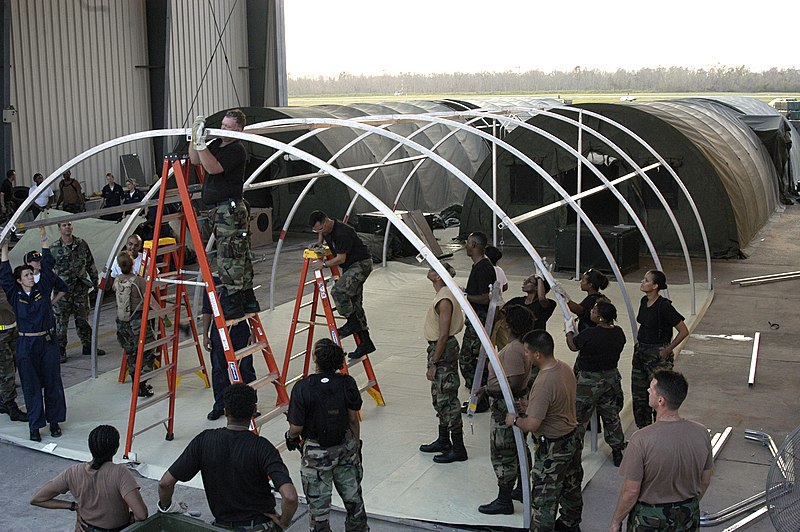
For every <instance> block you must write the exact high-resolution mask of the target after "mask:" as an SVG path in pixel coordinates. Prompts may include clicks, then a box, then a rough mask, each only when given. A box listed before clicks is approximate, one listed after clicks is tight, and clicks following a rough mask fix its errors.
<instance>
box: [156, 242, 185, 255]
mask: <svg viewBox="0 0 800 532" xmlns="http://www.w3.org/2000/svg"><path fill="white" fill-rule="evenodd" d="M182 247H183V245H182V244H170V245H168V246H161V247H159V248H158V249H157V250H156V255H166V254H167V253H172V252H175V251H178V250H179V249H181V248H182Z"/></svg>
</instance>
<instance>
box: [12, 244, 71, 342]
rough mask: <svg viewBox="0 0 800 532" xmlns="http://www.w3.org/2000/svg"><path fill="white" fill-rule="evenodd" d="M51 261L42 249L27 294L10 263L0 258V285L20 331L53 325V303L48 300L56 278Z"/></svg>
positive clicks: (42, 329)
mask: <svg viewBox="0 0 800 532" xmlns="http://www.w3.org/2000/svg"><path fill="white" fill-rule="evenodd" d="M54 264H55V260H54V259H53V255H52V254H51V253H50V250H49V249H43V250H42V271H41V276H40V277H39V282H37V283H35V284H34V285H33V288H31V292H30V293H29V294H26V293H25V290H23V288H22V285H20V284H19V283H18V282H17V281H16V279H14V273H13V272H12V270H11V263H9V262H8V261H3V262H0V285H2V286H3V290H5V292H6V297H7V298H8V302H9V303H11V306H12V307H14V313H15V314H16V315H17V327H18V328H19V331H20V332H23V333H32V332H41V331H47V330H50V329H53V328H55V326H56V320H55V317H54V316H53V305H52V304H51V303H50V298H51V294H52V292H53V287H54V286H55V284H56V278H57V277H56V274H55V273H53V265H54Z"/></svg>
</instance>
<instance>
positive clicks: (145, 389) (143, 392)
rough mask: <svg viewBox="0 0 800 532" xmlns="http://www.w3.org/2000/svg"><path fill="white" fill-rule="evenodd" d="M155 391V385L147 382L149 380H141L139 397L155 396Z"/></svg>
mask: <svg viewBox="0 0 800 532" xmlns="http://www.w3.org/2000/svg"><path fill="white" fill-rule="evenodd" d="M153 395H155V392H153V387H152V386H150V385H149V384H147V382H140V383H139V397H153Z"/></svg>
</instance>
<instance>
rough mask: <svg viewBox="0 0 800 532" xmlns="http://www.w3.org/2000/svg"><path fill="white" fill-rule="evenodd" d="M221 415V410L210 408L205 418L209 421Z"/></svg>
mask: <svg viewBox="0 0 800 532" xmlns="http://www.w3.org/2000/svg"><path fill="white" fill-rule="evenodd" d="M221 417H222V412H220V411H219V410H212V411H211V412H209V413H208V414H207V415H206V419H207V420H209V421H216V420H218V419H219V418H221Z"/></svg>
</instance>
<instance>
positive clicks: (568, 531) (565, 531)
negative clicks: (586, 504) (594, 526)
mask: <svg viewBox="0 0 800 532" xmlns="http://www.w3.org/2000/svg"><path fill="white" fill-rule="evenodd" d="M553 530H555V531H556V532H581V527H580V525H574V526H567V525H565V524H564V522H563V521H562V520H561V518H560V517H559V518H558V519H556V526H555V528H554V529H553Z"/></svg>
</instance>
